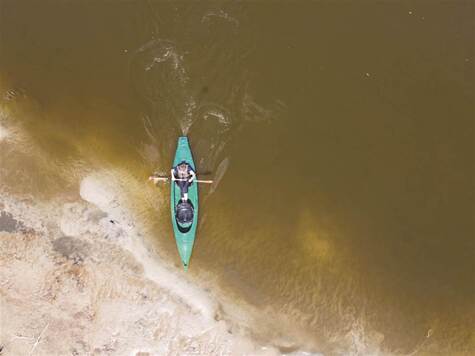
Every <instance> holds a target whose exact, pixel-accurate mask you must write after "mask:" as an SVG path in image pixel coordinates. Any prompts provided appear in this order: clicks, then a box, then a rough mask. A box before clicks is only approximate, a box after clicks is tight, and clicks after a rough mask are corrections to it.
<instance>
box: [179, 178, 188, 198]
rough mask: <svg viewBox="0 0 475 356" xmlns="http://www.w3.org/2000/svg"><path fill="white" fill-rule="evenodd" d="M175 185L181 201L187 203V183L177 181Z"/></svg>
mask: <svg viewBox="0 0 475 356" xmlns="http://www.w3.org/2000/svg"><path fill="white" fill-rule="evenodd" d="M177 183H178V186H179V187H180V191H181V200H183V201H187V200H188V182H187V181H185V182H183V181H178V182H177Z"/></svg>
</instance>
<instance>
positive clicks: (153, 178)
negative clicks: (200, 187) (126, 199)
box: [148, 176, 213, 184]
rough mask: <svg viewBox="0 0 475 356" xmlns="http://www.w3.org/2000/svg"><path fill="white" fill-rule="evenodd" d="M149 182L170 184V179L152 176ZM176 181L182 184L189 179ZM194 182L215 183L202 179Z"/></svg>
mask: <svg viewBox="0 0 475 356" xmlns="http://www.w3.org/2000/svg"><path fill="white" fill-rule="evenodd" d="M148 180H153V181H156V182H168V181H169V180H170V178H169V177H164V176H161V177H160V176H159V177H157V176H150V177H148ZM175 180H176V181H180V182H186V181H187V180H188V179H175ZM193 182H196V183H205V184H212V183H213V181H212V180H202V179H194V180H193Z"/></svg>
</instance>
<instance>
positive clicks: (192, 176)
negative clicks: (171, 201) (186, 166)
mask: <svg viewBox="0 0 475 356" xmlns="http://www.w3.org/2000/svg"><path fill="white" fill-rule="evenodd" d="M190 175H191V178H190V179H188V182H189V183H191V182H193V180H194V179H195V178H196V173H195V172H193V171H192V170H190Z"/></svg>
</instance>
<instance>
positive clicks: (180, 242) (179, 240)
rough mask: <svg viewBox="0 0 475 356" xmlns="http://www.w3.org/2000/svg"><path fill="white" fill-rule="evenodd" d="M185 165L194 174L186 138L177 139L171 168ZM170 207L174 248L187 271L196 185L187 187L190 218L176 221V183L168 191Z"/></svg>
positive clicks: (178, 196) (195, 215) (193, 233)
mask: <svg viewBox="0 0 475 356" xmlns="http://www.w3.org/2000/svg"><path fill="white" fill-rule="evenodd" d="M183 162H185V163H187V164H188V165H189V166H190V167H191V168H192V169H193V171H195V172H196V168H195V163H194V162H193V156H192V155H191V148H190V144H189V142H188V138H187V137H186V136H182V137H179V138H178V144H177V148H176V153H175V159H174V160H173V168H175V167H176V166H177V165H179V164H180V163H183ZM170 198H171V199H170V207H171V213H172V225H173V233H174V235H175V240H176V246H177V248H178V253H179V254H180V258H181V262H182V264H183V267H184V269H185V271H186V270H187V269H188V265H189V263H190V257H191V252H192V251H193V244H194V242H195V236H196V228H197V226H198V183H197V182H192V183H191V185H190V186H189V187H188V203H190V204H191V206H192V215H193V216H192V218H191V217H190V219H188V221H187V222H186V223H180V222H179V221H178V219H177V208H179V203H180V200H181V193H180V187H179V186H178V184H177V182H172V186H171V189H170Z"/></svg>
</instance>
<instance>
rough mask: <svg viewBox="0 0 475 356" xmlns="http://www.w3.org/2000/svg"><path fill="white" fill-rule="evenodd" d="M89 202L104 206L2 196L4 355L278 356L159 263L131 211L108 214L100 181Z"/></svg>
mask: <svg viewBox="0 0 475 356" xmlns="http://www.w3.org/2000/svg"><path fill="white" fill-rule="evenodd" d="M101 189H102V190H101ZM81 196H82V197H83V198H86V199H89V200H95V203H96V204H97V205H96V204H93V203H91V202H88V201H87V200H86V199H84V200H82V201H77V202H73V203H66V204H62V205H61V204H60V202H50V203H48V204H46V205H43V206H38V204H35V203H34V202H33V201H29V200H23V201H20V200H17V199H15V198H14V197H12V196H8V194H7V193H3V194H2V196H1V201H2V204H1V206H0V207H1V217H0V249H1V251H2V254H1V258H0V283H1V297H2V299H1V309H0V311H1V329H0V337H1V343H2V346H3V352H4V354H8V355H27V354H36V355H175V354H177V355H186V354H189V355H192V354H193V355H194V354H197V355H200V354H201V355H231V354H257V353H259V354H275V352H273V351H272V350H271V349H267V348H256V347H255V345H253V344H252V343H251V341H250V340H248V339H246V338H245V336H244V335H241V336H238V335H234V334H232V333H231V332H230V331H229V330H230V328H229V326H228V325H227V324H226V322H224V321H223V320H220V321H219V320H216V318H215V312H216V310H217V308H218V305H217V302H216V301H213V299H212V297H211V296H209V295H207V294H206V293H205V292H204V291H201V290H200V289H199V287H197V286H194V285H193V284H192V282H190V281H189V280H186V279H185V278H180V277H179V276H177V275H175V274H174V273H173V271H170V270H168V269H167V268H166V266H165V265H164V264H162V265H161V264H160V263H159V262H157V261H154V260H153V256H151V255H150V252H149V251H148V250H147V249H146V248H145V245H144V244H143V242H142V241H140V238H139V234H138V233H137V232H136V231H134V229H135V227H134V226H133V224H131V223H130V222H127V221H124V216H125V215H122V214H124V212H123V211H121V207H120V206H118V205H116V206H115V208H114V209H112V210H110V211H107V209H108V208H111V206H110V203H111V201H110V200H108V199H107V191H105V190H103V187H101V186H100V185H99V183H98V180H97V177H94V178H93V177H89V178H86V179H85V180H84V181H83V183H82V184H81ZM43 211H44V214H43V213H42V212H43ZM132 237H133V238H135V241H134V240H133V239H132Z"/></svg>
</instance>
